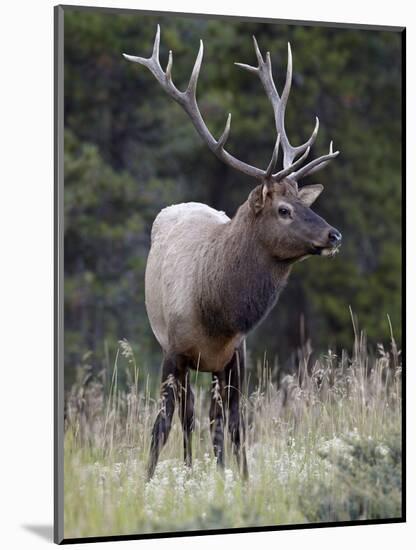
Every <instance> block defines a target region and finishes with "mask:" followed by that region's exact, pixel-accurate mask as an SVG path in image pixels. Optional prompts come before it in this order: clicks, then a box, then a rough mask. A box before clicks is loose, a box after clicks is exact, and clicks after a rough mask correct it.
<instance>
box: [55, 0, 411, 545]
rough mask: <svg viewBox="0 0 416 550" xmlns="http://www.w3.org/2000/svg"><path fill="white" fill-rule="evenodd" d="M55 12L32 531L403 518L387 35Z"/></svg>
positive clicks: (394, 167) (320, 26)
mask: <svg viewBox="0 0 416 550" xmlns="http://www.w3.org/2000/svg"><path fill="white" fill-rule="evenodd" d="M277 15H278V14H277ZM55 31H56V47H55V52H56V55H55V121H56V126H55V144H56V161H55V171H56V178H55V180H56V190H55V199H56V201H55V205H56V206H55V225H56V265H55V269H56V300H55V304H56V309H55V312H56V315H55V321H56V323H55V325H56V335H55V341H56V347H55V350H56V354H55V355H56V373H55V397H56V399H55V404H56V419H55V497H56V500H55V541H56V542H58V543H60V542H64V543H71V542H88V541H95V540H97V541H99V540H117V539H122V538H124V539H128V538H145V537H160V536H174V535H182V536H183V535H192V534H209V533H218V532H233V531H235V532H239V531H240V532H241V531H255V530H273V529H284V528H295V527H296V528H307V527H317V526H328V525H338V526H343V525H349V524H368V523H386V522H399V521H404V519H405V510H404V499H403V481H402V480H403V475H404V470H403V460H402V456H403V445H404V438H403V419H404V418H403V412H402V384H403V374H402V349H403V347H404V341H403V340H404V320H403V311H402V308H403V297H402V286H401V282H402V267H403V257H404V250H403V248H402V231H403V225H402V223H403V222H402V217H403V215H404V211H403V208H402V205H403V195H404V184H403V181H404V176H403V174H402V160H403V150H402V135H403V128H402V126H403V116H402V94H403V89H402V83H403V81H404V75H403V71H404V67H403V66H402V59H403V58H404V37H405V35H404V29H401V28H393V27H383V28H381V27H369V26H363V25H362V26H361V25H353V26H349V25H341V24H330V23H313V22H296V21H280V20H264V19H258V20H257V19H250V18H239V17H223V16H221V17H220V16H207V15H189V14H173V13H151V12H142V11H138V10H120V9H104V8H83V7H75V6H73V7H70V6H63V7H62V6H59V7H56V8H55Z"/></svg>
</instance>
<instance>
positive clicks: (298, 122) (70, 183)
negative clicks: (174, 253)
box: [64, 8, 402, 386]
mask: <svg viewBox="0 0 416 550" xmlns="http://www.w3.org/2000/svg"><path fill="white" fill-rule="evenodd" d="M157 23H159V24H160V25H161V31H162V33H161V64H162V67H165V66H166V63H167V57H168V51H169V50H170V49H172V50H173V54H174V57H173V61H174V62H173V80H174V82H175V84H176V85H177V86H178V87H179V88H180V89H184V88H185V87H186V85H187V82H188V79H189V76H190V74H191V70H192V67H193V63H194V60H195V57H196V54H197V51H198V45H199V39H200V38H202V39H203V41H204V46H205V53H204V60H203V65H202V70H201V74H200V78H199V83H198V92H197V97H198V102H199V106H200V109H201V112H202V115H203V116H204V119H205V121H206V123H207V125H208V126H209V128H210V129H211V131H212V132H213V134H214V136H216V137H218V136H219V135H220V134H221V132H222V130H223V127H224V124H225V120H226V116H227V114H228V112H231V113H232V115H233V119H232V127H231V134H230V138H229V141H228V143H227V149H228V150H229V151H230V152H232V153H233V154H235V155H236V156H237V157H238V158H240V159H241V160H245V161H246V162H248V163H250V164H253V165H256V166H259V167H263V168H264V167H266V165H267V163H268V161H269V160H270V155H271V150H272V148H273V144H274V141H275V127H274V120H273V115H272V110H271V107H270V104H269V102H268V100H267V98H266V95H265V93H264V92H263V89H262V86H261V83H260V81H259V79H258V78H256V77H255V76H254V75H251V74H249V73H248V72H245V71H242V70H241V69H238V68H237V67H236V66H235V65H234V61H240V62H243V63H249V64H256V63H255V54H254V50H253V44H252V39H251V35H252V34H255V35H256V37H257V39H258V42H259V45H260V48H261V49H262V50H263V51H264V52H265V51H266V50H270V52H271V55H272V63H273V71H274V77H275V81H276V84H277V87H278V90H279V91H281V89H282V87H283V84H284V79H285V73H286V61H287V42H288V41H290V43H291V46H292V51H293V59H294V77H293V86H292V92H291V96H290V98H289V103H288V109H287V114H286V127H287V132H288V136H289V139H290V140H291V142H292V143H293V144H295V145H297V144H299V143H301V142H303V141H305V139H306V138H307V137H308V136H309V135H310V133H311V131H312V129H313V125H314V117H315V115H317V116H319V119H320V123H321V124H320V130H319V135H318V139H317V141H316V144H315V146H314V148H313V151H312V153H311V158H312V157H313V156H319V155H322V154H324V153H326V152H327V148H328V145H329V142H330V140H331V139H333V140H334V148H335V149H339V150H340V151H341V154H340V156H339V157H338V158H337V159H336V160H335V161H332V163H330V165H329V166H327V167H326V168H325V169H324V170H322V171H321V172H318V173H317V174H314V175H313V176H311V177H310V178H305V180H304V183H322V184H323V185H324V186H325V191H324V193H323V194H322V195H321V197H320V198H319V199H318V201H317V202H316V203H315V206H314V209H315V210H316V211H317V212H318V213H319V214H320V215H322V216H323V217H324V218H326V219H327V220H328V222H329V223H331V224H333V225H335V226H336V227H337V228H339V229H340V230H341V232H342V234H343V237H344V242H343V246H342V249H341V253H340V254H339V255H338V256H336V257H335V258H334V259H331V260H329V259H325V258H311V259H309V260H307V261H306V262H303V263H301V264H299V265H297V266H296V267H295V269H294V270H293V273H292V276H291V279H290V281H289V284H288V286H287V288H286V289H285V291H284V293H283V294H282V296H281V299H280V301H279V304H278V306H277V307H276V308H275V309H274V311H273V312H272V313H271V314H270V315H269V317H268V318H267V320H266V321H265V322H264V323H263V324H262V325H261V326H260V327H258V328H257V329H256V330H255V331H254V332H253V333H252V334H251V335H250V337H249V339H248V350H249V354H250V357H251V358H252V359H253V360H255V359H256V358H263V356H264V353H267V356H268V357H269V358H272V359H273V360H274V358H276V357H278V358H279V362H280V364H282V365H290V363H291V360H292V358H293V356H294V354H295V353H296V350H297V349H298V347H299V346H300V344H301V342H302V341H305V339H307V338H310V339H311V342H312V346H313V348H314V349H315V350H316V351H317V352H325V350H328V347H330V348H331V349H333V350H335V351H337V350H338V351H339V350H340V349H341V348H343V347H347V348H350V347H351V342H352V324H351V317H350V311H349V307H351V308H352V311H353V312H354V315H356V317H357V318H358V322H359V325H360V327H362V328H363V329H365V331H366V333H367V335H368V339H369V342H370V344H371V345H373V346H375V344H376V343H378V342H385V341H387V340H388V339H389V337H390V333H389V325H388V321H387V315H389V316H390V318H391V322H392V325H393V329H394V335H395V338H396V340H397V341H398V342H399V343H400V340H401V131H402V128H401V35H400V34H399V33H396V32H387V31H370V30H356V29H355V30H348V29H340V28H330V27H316V26H298V25H296V26H295V25H286V24H280V23H279V24H275V23H273V24H272V23H256V22H251V21H250V22H247V21H244V22H239V21H238V20H236V19H207V18H196V17H192V18H188V17H176V16H171V15H169V16H148V15H136V14H126V13H124V14H119V13H116V12H111V13H110V12H99V11H91V12H90V11H81V10H76V9H71V10H69V9H68V8H66V9H65V22H64V25H65V68H64V76H65V101H64V104H65V136H64V138H65V139H64V142H65V198H64V209H65V237H64V247H65V248H64V252H65V381H66V385H67V386H68V385H69V384H70V383H71V382H72V381H73V380H74V377H75V372H76V367H77V366H78V365H80V364H81V363H83V362H84V363H85V362H88V363H89V364H90V365H91V366H92V367H93V368H94V369H101V368H102V367H103V365H104V364H105V362H106V361H109V360H111V357H113V356H114V353H115V350H116V348H117V342H118V340H120V339H123V338H126V339H128V341H129V342H130V344H131V345H132V347H133V349H134V350H135V352H136V353H137V357H138V359H139V361H140V365H141V367H142V368H141V372H142V373H149V372H150V373H151V374H152V373H154V374H156V373H158V372H159V365H160V360H161V350H160V348H159V345H158V344H157V342H156V340H155V339H154V337H153V335H152V332H151V329H150V326H149V323H148V320H147V316H146V310H145V306H144V269H145V265H146V257H147V253H148V249H149V244H150V229H151V225H152V222H153V220H154V218H155V216H156V215H157V213H158V212H159V210H160V209H161V208H163V207H165V206H167V205H170V204H172V203H177V202H183V201H199V202H204V203H206V204H208V205H210V206H212V207H214V208H218V209H220V210H224V211H225V212H226V213H227V214H228V215H229V216H232V215H233V214H234V212H235V211H236V209H237V208H238V206H239V205H240V204H241V203H242V202H243V201H244V200H245V199H246V198H247V195H248V193H249V192H250V190H251V189H252V187H253V185H254V184H255V182H254V180H251V179H250V178H248V177H245V176H243V175H242V174H239V173H237V172H234V171H233V170H232V169H230V168H228V167H226V166H225V165H223V164H222V163H221V162H220V161H219V160H218V159H217V158H215V157H214V156H213V154H212V153H211V152H210V151H209V150H208V149H207V148H206V146H205V145H204V144H203V143H202V142H201V140H200V138H199V136H198V135H197V134H196V132H195V130H194V128H193V126H192V125H191V123H190V121H189V120H188V118H187V116H186V115H185V113H184V112H183V111H182V110H181V108H180V107H179V106H178V105H177V104H175V103H174V102H173V100H172V99H170V98H168V96H167V95H166V94H165V92H164V91H163V90H162V89H161V87H160V86H159V84H158V83H157V82H156V80H155V79H154V78H153V76H152V75H151V74H150V72H149V71H148V70H147V69H146V68H145V67H142V66H139V65H137V64H133V63H129V62H128V61H126V60H125V59H124V58H123V57H122V52H126V53H129V54H132V55H139V56H144V57H148V56H150V54H151V50H152V45H153V40H154V35H155V30H156V25H157Z"/></svg>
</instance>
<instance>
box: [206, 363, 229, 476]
mask: <svg viewBox="0 0 416 550" xmlns="http://www.w3.org/2000/svg"><path fill="white" fill-rule="evenodd" d="M224 380H225V378H224V373H223V372H221V373H216V374H213V375H212V388H211V407H210V410H209V420H210V430H211V438H212V445H213V447H214V454H215V457H216V459H217V464H218V466H220V467H221V468H224V424H225V400H224Z"/></svg>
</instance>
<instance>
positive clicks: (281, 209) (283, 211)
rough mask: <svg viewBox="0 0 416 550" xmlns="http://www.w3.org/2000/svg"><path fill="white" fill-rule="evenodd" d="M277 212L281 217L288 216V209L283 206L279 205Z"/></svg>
mask: <svg viewBox="0 0 416 550" xmlns="http://www.w3.org/2000/svg"><path fill="white" fill-rule="evenodd" d="M279 214H280V216H282V218H288V217H289V216H290V210H289V208H286V207H285V206H279Z"/></svg>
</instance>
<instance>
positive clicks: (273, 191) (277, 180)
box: [123, 25, 342, 261]
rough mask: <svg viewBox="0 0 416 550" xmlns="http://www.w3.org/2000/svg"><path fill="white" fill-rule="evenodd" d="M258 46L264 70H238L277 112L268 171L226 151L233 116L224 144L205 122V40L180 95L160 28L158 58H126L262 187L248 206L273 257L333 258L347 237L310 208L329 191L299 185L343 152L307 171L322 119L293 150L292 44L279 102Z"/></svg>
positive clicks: (311, 164)
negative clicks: (199, 95) (201, 96)
mask: <svg viewBox="0 0 416 550" xmlns="http://www.w3.org/2000/svg"><path fill="white" fill-rule="evenodd" d="M253 41H254V49H255V53H256V57H257V62H258V65H257V66H256V67H254V66H251V65H246V64H244V63H235V65H237V66H238V67H241V68H243V69H245V70H247V71H249V72H251V73H252V74H255V75H257V76H258V77H259V78H260V81H261V83H262V85H263V87H264V90H265V92H266V95H267V97H268V99H269V101H270V103H271V105H272V108H273V112H274V118H275V125H276V133H277V138H276V142H275V146H274V149H273V154H272V158H271V160H270V163H269V165H268V167H267V168H266V169H265V170H263V169H260V168H256V167H255V166H251V165H249V164H246V163H245V162H243V161H241V160H239V159H237V158H236V157H234V156H233V155H231V154H230V153H229V152H228V151H226V150H225V144H226V142H227V139H228V137H229V134H230V128H231V113H230V114H229V115H228V118H227V121H226V124H225V128H224V131H223V133H222V135H221V136H220V138H219V139H218V140H217V139H215V138H214V137H213V135H212V134H211V132H210V131H209V129H208V128H207V126H206V124H205V122H204V120H203V118H202V116H201V113H200V111H199V108H198V103H197V100H196V87H197V82H198V76H199V72H200V69H201V63H202V57H203V51H204V47H203V43H202V40H201V41H200V47H199V52H198V55H197V58H196V61H195V64H194V68H193V70H192V74H191V78H190V80H189V84H188V87H187V89H186V90H185V91H183V92H182V91H180V90H178V88H177V87H176V86H175V85H174V83H173V81H172V63H173V57H172V51H169V60H168V64H167V67H166V71H163V69H162V67H161V65H160V61H159V45H160V27H159V25H158V26H157V32H156V37H155V41H154V45H153V53H152V55H151V56H150V57H149V58H143V57H135V56H131V55H127V54H123V55H124V57H125V58H126V59H128V60H129V61H133V62H135V63H139V64H141V65H144V66H145V67H147V68H148V69H149V70H150V71H151V73H152V74H153V76H154V77H155V78H156V80H157V81H158V82H159V84H160V85H161V86H162V88H163V89H164V90H165V91H166V93H167V94H168V95H169V96H170V97H172V98H173V99H174V100H175V101H176V102H177V103H179V105H180V106H181V107H182V108H183V109H184V111H185V112H186V113H187V114H188V116H189V118H190V119H191V122H192V124H193V125H194V127H195V129H196V131H197V132H198V134H199V135H200V136H201V138H202V139H203V141H204V142H205V143H206V145H207V146H208V147H209V149H210V150H211V151H212V152H213V153H214V154H215V155H216V156H217V157H218V158H219V159H221V160H222V161H223V162H224V163H226V164H227V165H229V166H231V167H232V168H234V169H236V170H238V171H240V172H242V173H243V174H246V175H248V176H251V177H253V178H255V179H256V180H258V181H259V184H258V185H257V187H256V188H255V189H254V190H253V191H252V192H251V193H250V195H249V198H248V205H249V207H250V210H251V212H252V215H253V218H254V223H255V226H256V236H257V238H258V239H259V241H260V242H261V243H262V244H263V245H264V246H265V247H266V249H267V251H268V252H269V254H270V255H271V256H273V257H274V258H276V259H278V260H281V261H296V260H300V259H303V258H305V257H306V256H309V255H314V254H322V255H333V254H334V253H335V252H336V251H337V250H338V248H339V246H340V245H341V239H342V237H341V233H340V232H339V231H338V230H337V229H335V228H333V227H331V226H330V225H329V224H328V223H327V222H326V221H325V220H324V219H322V218H321V217H320V216H318V215H317V214H316V213H314V212H313V211H312V210H311V208H310V206H311V205H312V203H313V202H314V201H315V200H316V199H317V197H318V196H319V195H320V193H321V192H322V190H323V186H322V185H307V186H303V187H302V188H300V189H299V188H298V181H299V180H300V179H301V178H302V177H304V176H306V175H310V174H313V173H314V172H316V171H317V170H320V169H321V168H323V167H324V166H326V165H327V164H328V162H329V161H331V160H332V159H333V158H335V157H336V156H337V155H338V154H339V151H333V147H332V141H331V143H330V146H329V152H328V153H327V154H326V155H323V156H321V157H319V158H316V159H314V160H312V161H310V162H309V163H308V164H306V165H303V164H304V162H305V160H306V158H307V157H308V155H309V153H310V149H311V146H312V145H313V143H314V142H315V139H316V136H317V134H318V129H319V119H318V117H316V122H315V128H314V130H313V132H312V134H311V136H310V138H309V139H308V140H307V141H306V142H305V143H303V144H302V145H298V146H296V147H295V146H292V145H291V144H290V142H289V139H288V137H287V135H286V130H285V111H286V105H287V100H288V97H289V93H290V89H291V84H292V53H291V49H290V44H288V63H287V73H286V82H285V85H284V88H283V92H282V94H281V96H279V94H278V92H277V90H276V86H275V83H274V80H273V76H272V67H271V59H270V52H267V54H266V59H264V58H263V55H262V53H261V52H260V49H259V46H258V44H257V40H256V38H255V37H254V36H253ZM280 146H281V147H282V150H283V167H282V169H281V170H279V171H276V164H277V158H278V154H279V147H280ZM302 165H303V166H302Z"/></svg>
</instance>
